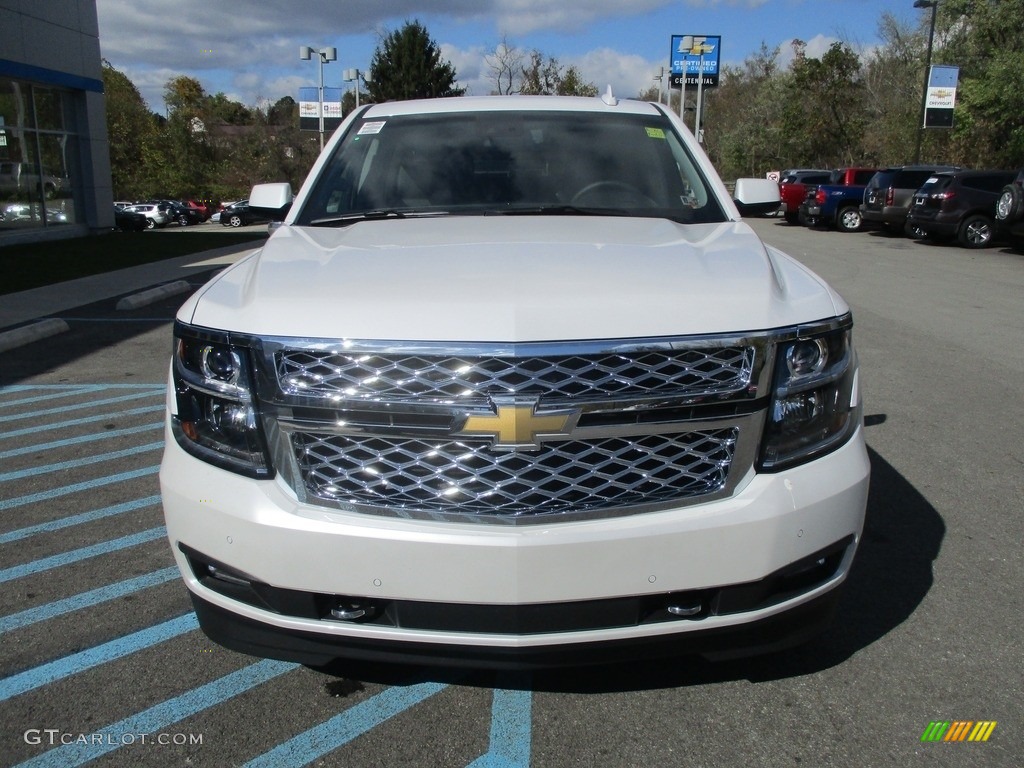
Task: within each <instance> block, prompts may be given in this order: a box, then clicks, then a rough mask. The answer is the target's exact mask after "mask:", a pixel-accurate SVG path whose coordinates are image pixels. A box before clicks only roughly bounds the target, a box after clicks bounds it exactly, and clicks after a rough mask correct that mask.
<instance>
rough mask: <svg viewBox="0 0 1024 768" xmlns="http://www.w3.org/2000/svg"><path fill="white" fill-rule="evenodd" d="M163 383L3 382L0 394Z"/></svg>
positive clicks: (143, 386) (145, 386)
mask: <svg viewBox="0 0 1024 768" xmlns="http://www.w3.org/2000/svg"><path fill="white" fill-rule="evenodd" d="M163 387H164V385H163V384H160V383H158V384H144V383H137V382H133V383H131V384H127V383H124V382H121V383H116V384H106V383H104V384H4V385H2V386H0V395H6V394H7V393H9V392H29V391H32V390H42V391H47V390H52V391H55V392H56V391H60V390H83V389H85V390H88V389H92V388H96V389H162V388H163Z"/></svg>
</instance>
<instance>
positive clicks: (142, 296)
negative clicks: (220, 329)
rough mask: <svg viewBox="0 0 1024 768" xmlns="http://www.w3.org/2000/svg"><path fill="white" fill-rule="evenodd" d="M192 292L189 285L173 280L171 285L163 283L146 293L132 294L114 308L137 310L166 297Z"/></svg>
mask: <svg viewBox="0 0 1024 768" xmlns="http://www.w3.org/2000/svg"><path fill="white" fill-rule="evenodd" d="M191 290H192V286H191V284H189V283H188V282H187V281H185V280H175V281H174V282H173V283H164V284H163V285H158V286H156V288H150V289H149V290H146V291H140V292H139V293H133V294H132V295H131V296H125V297H124V298H123V299H121V300H120V301H119V302H117V306H116V307H115V308H116V309H118V310H122V311H123V310H131V309H138V308H139V307H145V306H146V305H148V304H153V303H154V302H157V301H160V300H161V299H166V298H167V297H168V296H174V295H176V294H179V293H188V292H189V291H191Z"/></svg>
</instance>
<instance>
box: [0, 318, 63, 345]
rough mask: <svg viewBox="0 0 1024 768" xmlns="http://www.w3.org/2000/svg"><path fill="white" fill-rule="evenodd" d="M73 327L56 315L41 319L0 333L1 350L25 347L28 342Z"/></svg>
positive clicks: (54, 334)
mask: <svg viewBox="0 0 1024 768" xmlns="http://www.w3.org/2000/svg"><path fill="white" fill-rule="evenodd" d="M70 330H71V327H70V326H69V325H68V324H67V323H66V322H64V321H63V320H59V319H57V318H55V317H51V318H49V319H47V320H40V321H38V322H35V323H32V324H31V325H23V326H22V327H21V328H15V329H14V330H12V331H4V332H3V333H0V352H7V351H8V350H11V349H15V348H16V347H23V346H25V345H26V344H31V343H32V342H35V341H39V340H41V339H45V338H47V337H49V336H56V335H57V334H58V333H65V332H67V331H70Z"/></svg>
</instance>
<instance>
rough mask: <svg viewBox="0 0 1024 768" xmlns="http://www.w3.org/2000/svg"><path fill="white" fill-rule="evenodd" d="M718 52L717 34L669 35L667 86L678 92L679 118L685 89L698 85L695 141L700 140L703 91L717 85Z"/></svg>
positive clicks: (694, 128) (719, 57)
mask: <svg viewBox="0 0 1024 768" xmlns="http://www.w3.org/2000/svg"><path fill="white" fill-rule="evenodd" d="M721 51H722V38H721V36H720V35H672V55H671V62H672V70H671V72H672V77H671V80H670V84H671V87H673V88H679V89H680V94H679V97H680V98H679V116H680V117H683V110H684V105H685V102H686V86H687V85H696V86H697V112H696V117H695V118H694V122H693V133H694V135H695V136H696V137H697V141H701V140H702V136H701V131H700V115H701V106H702V101H703V96H704V88H714V87H715V86H717V85H718V68H719V62H720V59H721Z"/></svg>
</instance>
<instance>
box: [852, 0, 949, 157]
mask: <svg viewBox="0 0 1024 768" xmlns="http://www.w3.org/2000/svg"><path fill="white" fill-rule="evenodd" d="M878 35H879V37H880V38H881V39H882V45H880V46H878V47H877V48H876V49H875V51H874V52H873V53H872V54H871V55H870V57H868V59H867V61H866V62H865V63H864V78H863V82H864V89H865V95H866V98H865V101H864V109H865V110H866V118H867V124H868V126H869V129H868V130H866V131H865V132H864V138H863V146H864V157H865V159H866V160H867V161H868V162H870V163H872V164H874V165H879V166H885V165H903V164H905V163H909V162H912V161H913V159H914V145H915V141H916V138H917V126H918V122H917V121H918V120H919V118H920V110H921V87H922V85H923V77H924V74H923V73H924V61H925V57H926V51H927V46H928V26H927V16H926V15H922V19H921V20H920V21H919V23H918V25H917V27H916V28H914V27H911V26H908V25H907V24H906V23H904V22H901V21H899V20H898V19H897V18H896V17H895V16H893V15H892V14H891V13H888V12H886V13H883V14H882V19H881V21H879V24H878ZM932 154H934V155H935V156H936V157H938V156H939V155H941V154H944V153H943V152H941V151H938V149H937V148H936V151H935V152H933V153H932Z"/></svg>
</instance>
